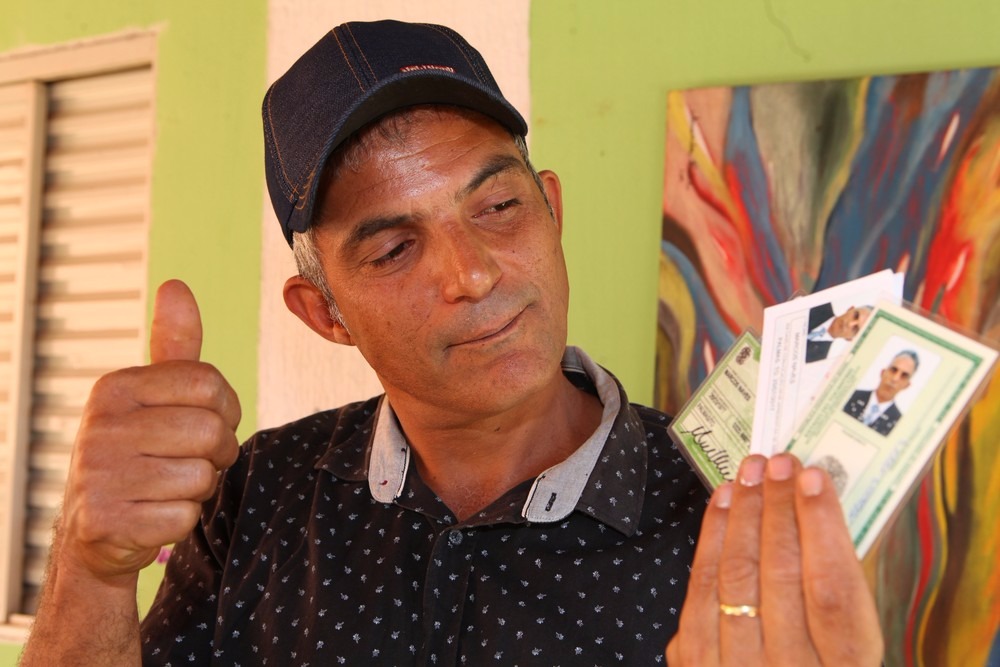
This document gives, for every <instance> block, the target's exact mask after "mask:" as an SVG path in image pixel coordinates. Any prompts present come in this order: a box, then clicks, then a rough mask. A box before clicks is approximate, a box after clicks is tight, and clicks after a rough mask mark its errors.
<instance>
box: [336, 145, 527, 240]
mask: <svg viewBox="0 0 1000 667" xmlns="http://www.w3.org/2000/svg"><path fill="white" fill-rule="evenodd" d="M513 170H525V171H527V168H526V167H525V165H524V162H523V161H522V160H521V159H520V158H518V157H514V156H513V155H496V156H493V157H492V158H490V159H489V160H487V161H486V163H485V164H484V165H483V166H482V168H480V169H479V171H477V172H476V173H475V175H473V177H472V178H471V179H470V180H469V182H468V183H466V184H465V185H464V186H463V187H462V189H461V190H459V191H458V193H457V195H456V199H461V198H463V197H467V196H469V195H470V194H472V193H473V192H475V191H476V189H478V188H479V187H480V186H481V185H482V184H483V183H485V182H486V181H488V180H489V179H491V178H493V177H494V176H496V175H498V174H502V173H504V172H506V171H513ZM410 219H411V216H409V215H390V216H376V217H372V218H367V219H365V220H362V221H361V222H360V223H359V224H357V225H355V227H354V229H352V230H351V233H350V234H349V235H348V237H347V239H346V240H345V241H344V244H343V246H342V248H343V250H345V251H347V252H350V251H352V250H353V249H355V248H357V247H358V246H359V245H361V244H362V243H364V242H365V241H366V240H368V239H370V238H371V237H373V236H375V235H376V234H378V233H379V232H381V231H383V230H386V229H391V228H393V227H399V226H401V225H404V224H406V223H407V222H408V221H409V220H410Z"/></svg>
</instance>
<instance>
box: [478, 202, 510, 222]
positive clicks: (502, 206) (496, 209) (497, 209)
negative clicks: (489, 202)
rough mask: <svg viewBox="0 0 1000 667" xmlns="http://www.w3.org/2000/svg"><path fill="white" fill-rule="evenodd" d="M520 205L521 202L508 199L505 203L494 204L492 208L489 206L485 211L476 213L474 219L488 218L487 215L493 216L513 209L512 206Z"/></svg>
mask: <svg viewBox="0 0 1000 667" xmlns="http://www.w3.org/2000/svg"><path fill="white" fill-rule="evenodd" d="M520 203H521V202H520V201H519V200H517V199H508V200H507V201H504V202H500V203H499V204H495V205H493V206H490V207H489V208H487V209H484V210H483V212H482V213H478V214H476V215H475V216H474V217H476V218H480V217H484V216H488V215H495V214H497V213H502V212H504V211H506V210H507V209H510V208H513V207H514V206H517V205H518V204H520Z"/></svg>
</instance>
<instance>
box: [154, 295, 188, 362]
mask: <svg viewBox="0 0 1000 667" xmlns="http://www.w3.org/2000/svg"><path fill="white" fill-rule="evenodd" d="M200 355H201V315H200V314H199V313H198V302H197V301H195V299H194V294H192V293H191V290H190V289H189V288H188V286H187V285H185V284H184V283H183V282H181V281H180V280H168V281H167V282H165V283H163V284H162V285H160V289H158V290H157V291H156V303H155V304H154V305H153V324H152V326H151V327H150V332H149V359H150V361H151V362H152V363H154V364H156V363H159V362H161V361H170V360H173V359H178V360H186V361H198V358H199V356H200Z"/></svg>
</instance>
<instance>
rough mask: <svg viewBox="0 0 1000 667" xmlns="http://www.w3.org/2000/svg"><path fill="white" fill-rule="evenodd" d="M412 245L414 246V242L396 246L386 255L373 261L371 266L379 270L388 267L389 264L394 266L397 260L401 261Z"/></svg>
mask: <svg viewBox="0 0 1000 667" xmlns="http://www.w3.org/2000/svg"><path fill="white" fill-rule="evenodd" d="M411 245H413V241H403V242H402V243H400V244H399V245H397V246H395V247H394V248H393V249H392V250H390V251H389V252H387V253H385V254H384V255H382V256H381V257H378V258H376V259H373V260H372V261H371V265H372V266H374V267H376V268H378V267H380V266H386V265H387V264H392V263H393V262H395V261H396V260H397V259H399V257H400V256H401V255H402V254H403V253H404V252H406V250H407V248H409V247H410V246H411Z"/></svg>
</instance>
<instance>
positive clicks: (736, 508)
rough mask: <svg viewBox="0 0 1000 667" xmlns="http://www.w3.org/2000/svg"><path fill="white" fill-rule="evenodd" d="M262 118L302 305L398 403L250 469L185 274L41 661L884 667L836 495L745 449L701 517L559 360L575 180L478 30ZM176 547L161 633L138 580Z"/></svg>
mask: <svg viewBox="0 0 1000 667" xmlns="http://www.w3.org/2000/svg"><path fill="white" fill-rule="evenodd" d="M264 119H265V141H266V156H267V161H266V167H267V176H268V186H269V190H270V193H271V196H272V202H273V203H274V205H275V210H276V212H277V214H278V218H279V221H280V222H281V224H282V230H283V232H284V233H285V236H286V238H287V239H288V240H289V242H290V243H291V244H292V245H293V249H294V251H295V253H296V256H297V259H298V260H299V265H300V273H301V275H299V276H294V277H292V278H290V279H289V280H288V281H287V283H286V284H285V290H284V296H285V302H286V304H287V305H288V307H289V309H290V310H291V311H292V312H294V313H295V314H296V315H297V316H298V317H299V318H301V319H302V320H303V322H305V323H306V324H307V325H308V326H309V327H310V328H312V329H313V330H314V331H316V332H317V333H318V334H319V335H321V336H323V337H324V338H327V339H328V340H330V341H332V342H336V343H341V344H347V345H357V347H358V348H359V350H360V351H361V352H362V353H363V354H364V355H365V357H366V358H367V359H368V361H369V362H370V363H371V365H372V367H373V368H374V369H375V371H376V373H377V374H378V376H379V378H380V380H381V382H382V384H383V387H384V388H385V395H384V396H383V397H377V398H374V399H371V400H369V401H366V402H362V403H358V404H353V405H349V406H344V407H342V408H339V409H336V410H331V411H328V412H325V413H320V414H318V415H313V416H311V417H307V418H305V419H303V420H301V421H299V422H295V423H293V424H290V425H288V426H285V427H282V428H279V429H274V430H271V431H267V432H263V433H259V434H257V435H256V436H254V438H252V439H251V441H250V442H249V443H247V444H246V445H245V446H244V447H243V448H242V450H240V451H239V452H237V451H236V445H235V442H234V437H233V432H232V430H233V429H234V428H235V425H236V422H237V420H238V417H239V410H238V402H237V399H236V397H235V395H234V394H233V392H232V390H231V389H230V388H229V387H228V385H226V384H225V381H224V379H222V378H221V376H219V374H218V373H217V372H216V371H214V369H212V368H211V367H209V366H207V365H206V364H203V363H201V362H199V361H198V359H197V357H198V341H199V339H200V325H199V324H198V319H197V309H196V305H195V303H194V299H193V297H192V296H191V294H190V293H189V292H188V291H187V290H186V288H185V287H184V286H183V285H181V284H179V283H176V282H171V283H167V284H166V285H164V286H163V287H162V288H161V290H160V292H159V294H158V298H157V305H156V309H155V315H154V322H153V328H152V332H151V358H152V361H153V363H152V364H151V365H150V366H149V367H146V368H141V369H131V370H128V371H122V372H118V373H113V374H111V375H109V376H108V377H106V378H104V379H102V380H101V382H99V383H98V385H97V386H96V387H95V390H94V393H93V394H92V396H91V399H90V401H89V403H88V408H87V415H86V416H85V418H84V421H83V425H82V427H81V432H80V435H79V438H78V441H77V450H76V454H75V457H74V462H73V465H72V468H73V470H72V473H71V479H70V483H69V485H68V488H67V495H66V502H65V509H64V513H63V517H62V520H61V522H60V524H59V526H58V530H57V539H56V545H55V551H54V556H53V559H52V565H51V567H50V572H49V574H48V578H47V583H46V586H45V592H44V594H43V601H42V606H41V609H40V611H39V615H38V617H37V621H36V625H35V628H34V630H33V632H32V637H31V640H30V642H29V645H28V647H27V649H26V658H25V662H26V663H29V664H45V665H51V664H58V663H59V662H60V661H64V660H67V659H69V658H70V656H72V657H73V658H79V657H80V656H86V657H87V658H90V659H91V660H92V661H93V663H94V664H101V665H107V664H119V663H123V662H130V663H135V662H137V661H138V660H139V658H140V654H141V656H142V657H143V659H144V660H145V661H146V662H147V663H149V664H169V665H176V664H180V663H184V664H188V663H191V662H193V663H196V664H206V663H210V662H217V663H218V664H227V665H228V664H244V665H246V664H275V663H279V662H280V663H282V664H284V663H286V662H288V663H290V664H307V663H309V664H366V665H367V664H386V665H406V664H421V665H423V664H448V665H451V664H476V665H481V664H504V665H513V664H521V665H526V664H536V665H554V664H565V665H568V664H573V665H586V664H613V663H617V664H629V665H635V664H647V663H655V662H660V661H662V659H663V657H664V647H665V644H666V643H667V641H668V640H670V638H671V636H674V638H673V640H671V643H670V648H669V650H668V651H667V654H668V659H669V661H670V662H671V664H675V665H683V664H712V663H713V662H716V663H717V662H718V661H719V660H720V659H721V660H725V661H729V662H731V661H733V660H736V659H738V660H740V661H741V664H750V663H752V662H754V661H756V660H758V659H759V660H763V659H765V658H767V659H771V658H770V657H769V656H779V655H780V656H781V658H782V659H783V660H786V661H789V662H790V663H791V664H819V661H820V660H822V661H823V662H824V663H825V664H849V663H850V664H877V663H878V660H879V655H880V654H881V638H880V635H879V631H878V623H877V619H876V614H875V611H874V605H873V601H872V598H871V595H870V593H869V592H868V590H867V587H866V585H865V582H864V578H863V575H862V573H861V570H860V566H859V564H858V562H857V560H856V558H854V552H853V547H852V545H851V542H850V539H849V536H848V535H847V532H846V529H845V527H844V522H843V515H842V512H841V510H840V508H839V505H838V504H837V500H836V497H835V495H834V493H833V490H832V488H830V485H829V481H828V479H827V478H826V477H825V476H824V475H823V474H822V473H820V472H819V471H816V470H809V471H802V470H801V467H800V466H799V465H798V463H797V462H796V461H795V460H794V459H792V458H791V457H787V456H779V457H775V458H774V459H772V460H771V461H770V462H765V461H764V460H763V459H762V458H760V457H754V458H751V459H748V460H747V461H746V462H745V463H744V465H743V467H742V469H741V473H740V474H741V478H740V479H741V483H740V484H737V485H724V486H723V487H720V489H719V490H718V491H717V492H716V493H715V495H714V496H713V497H712V500H711V501H710V502H709V503H708V506H707V508H706V505H705V502H706V496H705V493H704V491H703V489H702V488H701V487H700V485H699V483H698V482H697V481H696V478H695V476H694V475H693V473H692V472H691V470H690V469H689V468H688V467H687V466H686V465H685V464H684V461H683V459H681V458H680V457H679V456H678V455H677V453H676V451H675V450H673V448H672V447H671V446H670V444H669V441H668V440H667V438H666V437H665V428H664V427H665V425H666V423H667V418H666V417H665V416H664V415H661V414H659V413H656V412H655V411H652V410H649V409H646V408H641V407H636V406H632V405H630V404H629V402H628V400H627V398H626V396H625V394H624V392H623V391H622V389H621V387H620V386H619V385H618V384H617V382H616V381H615V380H614V378H613V377H612V376H611V375H610V374H609V373H607V372H606V371H604V370H603V369H601V368H600V367H598V366H597V365H596V364H594V363H593V362H592V361H590V360H589V358H587V356H586V355H585V354H584V353H583V352H582V351H580V350H576V349H573V348H569V349H566V348H565V338H566V308H567V304H568V285H567V279H566V271H565V264H564V261H563V256H562V250H561V245H560V241H559V237H560V232H561V229H562V224H563V223H562V202H561V192H560V185H559V181H558V178H557V177H556V176H555V174H553V173H552V172H547V171H543V172H537V173H536V172H535V171H534V170H533V168H532V167H531V166H530V164H529V163H528V161H527V154H526V150H525V149H524V142H523V135H524V133H525V132H526V130H527V128H526V126H525V124H524V121H523V120H522V119H521V117H520V115H519V114H517V112H516V111H514V110H513V108H512V107H510V105H509V104H508V103H507V102H506V101H505V100H504V99H503V97H502V96H501V94H500V92H499V90H498V89H497V87H496V84H495V82H494V81H493V79H492V77H491V75H490V74H489V70H488V69H487V68H486V65H485V63H484V62H482V60H481V58H480V56H479V54H478V53H476V52H475V51H474V50H473V49H472V48H471V47H470V46H469V45H468V44H466V43H465V41H464V40H463V39H462V38H461V37H460V36H459V35H457V34H456V33H454V32H452V31H450V30H448V29H447V28H443V27H440V26H428V25H408V24H402V23H396V22H379V23H374V24H361V23H352V24H346V25H343V26H340V27H338V28H336V29H334V30H333V31H332V32H331V33H329V34H328V35H327V36H326V37H324V38H323V39H322V40H321V41H320V42H319V43H318V44H317V45H315V46H314V47H313V48H312V49H310V50H309V51H308V52H307V53H306V54H305V55H304V56H303V57H302V58H301V59H300V60H299V61H298V62H297V63H296V64H295V65H294V66H293V67H292V68H291V69H290V70H289V72H288V73H286V74H285V76H284V77H282V78H281V79H280V80H279V81H277V82H276V83H275V84H274V85H273V86H272V88H271V90H270V91H269V92H268V95H267V97H266V99H265V104H264ZM216 470H224V472H222V473H221V476H220V478H219V480H220V481H219V482H218V484H216V474H215V471H216ZM206 499H209V500H208V502H207V503H206V504H205V505H204V508H203V509H202V508H200V503H201V501H203V500H206ZM199 510H201V511H200V515H199ZM703 513H704V519H703V520H702V514H703ZM699 521H702V523H701V537H700V539H699V538H698V535H697V533H698V523H699ZM800 524H801V525H802V528H801V529H799V528H798V527H797V526H798V525H800ZM189 533H190V534H189ZM173 540H183V541H182V542H181V543H180V544H179V545H178V546H177V548H176V549H175V551H174V553H173V555H172V557H171V561H170V563H169V564H168V568H167V570H168V571H167V575H166V579H165V581H164V584H163V586H162V587H161V590H160V593H159V595H158V598H157V601H156V603H155V605H154V608H153V609H152V611H151V612H150V614H149V615H148V616H147V618H146V619H145V621H144V623H143V626H142V629H141V632H140V628H139V622H138V618H137V613H136V610H135V578H136V572H137V571H138V569H139V568H141V567H142V566H143V565H145V564H147V563H149V562H150V561H151V560H152V559H153V558H154V557H155V554H156V552H157V550H158V549H159V546H160V545H162V544H164V543H169V542H171V541H173ZM696 540H698V547H697V553H696V554H694V555H693V552H694V544H695V541H696ZM692 558H693V565H692ZM689 567H693V569H692V570H690V580H689ZM685 589H686V593H685ZM682 602H683V612H681V610H680V607H681V605H682ZM678 627H679V631H678ZM95 629H97V630H98V631H97V632H94V630H95ZM675 631H676V636H675ZM765 631H766V634H765ZM765 636H766V641H765ZM747 661H749V662H747Z"/></svg>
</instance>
